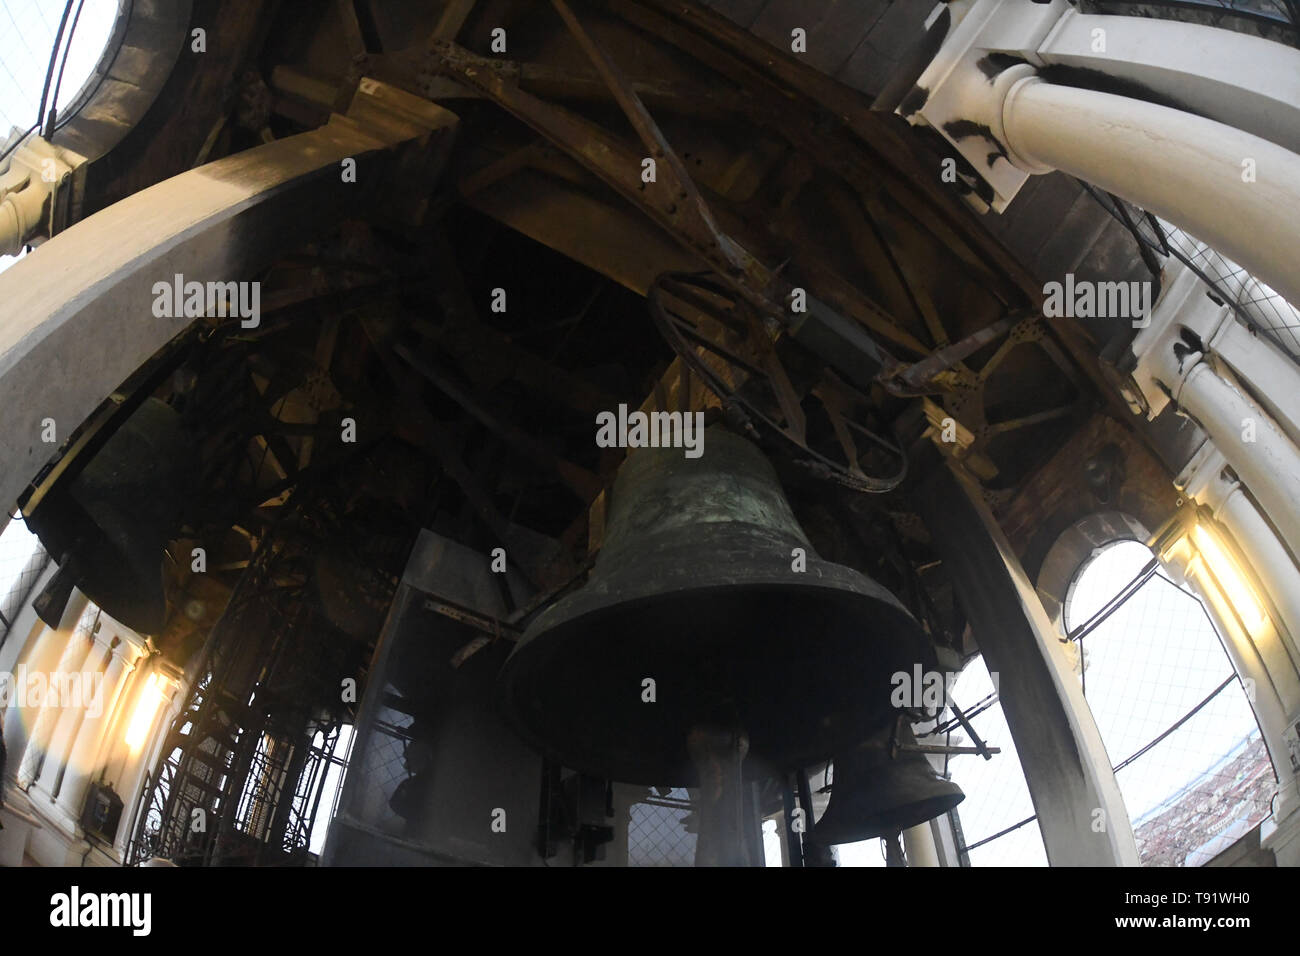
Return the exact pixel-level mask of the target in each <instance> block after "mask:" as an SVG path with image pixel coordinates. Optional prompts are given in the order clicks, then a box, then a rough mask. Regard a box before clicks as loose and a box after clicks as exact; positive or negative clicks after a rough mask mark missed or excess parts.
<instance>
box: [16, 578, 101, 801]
mask: <svg viewBox="0 0 1300 956" xmlns="http://www.w3.org/2000/svg"><path fill="white" fill-rule="evenodd" d="M87 603H88V601H87V598H86V596H85V595H84V594H82V593H81V592H80V591H77V590H74V591H73V592H72V597H71V598H70V599H69V601H68V606H67V608H66V609H65V610H64V612H63V618H62V620H60V621H59V627H57V628H53V627H49V626H46V625H42V627H41V630H40V632H39V633H38V634H37V635H36V637H35V639H33V640H31V641H30V642H29V643H30V645H31V646H30V647H27V648H23V649H22V651H21V652H20V653H18V654H17V655H16V656H15V657H14V658H13V660H14V661H15V663H14V665H13V672H14V680H15V682H19V681H22V680H25V678H26V675H28V674H45V675H49V674H51V673H53V672H54V671H55V670H56V669H57V668H58V665H59V659H60V658H61V657H62V656H63V652H64V651H65V650H66V649H67V647H68V642H69V641H70V640H71V639H72V634H73V631H74V630H75V629H76V626H77V622H78V621H79V620H80V619H81V615H82V613H83V612H84V611H85V609H86V604H87ZM11 640H16V638H15V637H11ZM13 694H14V696H13V698H12V699H11V700H10V703H9V708H8V709H7V710H6V711H5V714H4V738H5V747H6V748H7V750H8V752H9V773H10V774H11V775H13V776H15V777H16V776H17V775H18V770H19V767H20V766H21V764H22V757H23V754H24V752H25V751H26V749H27V743H28V741H29V740H31V739H32V736H33V732H34V730H35V727H36V724H37V721H38V719H39V716H40V708H39V707H32V706H20V704H23V703H24V698H23V696H22V691H21V688H19V687H17V686H15V687H14V688H13Z"/></svg>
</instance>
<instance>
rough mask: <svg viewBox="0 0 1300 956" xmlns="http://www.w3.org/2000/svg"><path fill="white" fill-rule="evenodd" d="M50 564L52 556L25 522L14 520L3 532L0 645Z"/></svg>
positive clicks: (0, 581)
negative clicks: (38, 579)
mask: <svg viewBox="0 0 1300 956" xmlns="http://www.w3.org/2000/svg"><path fill="white" fill-rule="evenodd" d="M49 563H50V556H49V555H48V554H46V553H45V549H44V548H42V547H41V543H40V542H39V541H37V540H36V535H34V534H32V533H31V532H30V531H28V530H27V526H26V525H25V524H23V522H22V520H21V519H19V518H13V519H11V520H10V522H9V524H8V525H7V526H6V527H5V529H4V532H3V533H0V644H3V643H4V641H5V639H6V638H7V637H8V636H9V627H10V625H11V624H12V622H13V620H14V618H15V617H16V616H17V615H18V612H19V611H20V610H21V609H22V607H23V605H24V604H26V603H27V599H28V597H30V596H31V592H32V588H33V586H34V585H35V584H36V579H37V578H39V577H40V576H41V573H42V572H43V571H44V570H45V568H46V567H47V566H48V565H49Z"/></svg>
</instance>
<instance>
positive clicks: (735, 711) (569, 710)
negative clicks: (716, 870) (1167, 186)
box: [499, 529, 934, 786]
mask: <svg viewBox="0 0 1300 956" xmlns="http://www.w3.org/2000/svg"><path fill="white" fill-rule="evenodd" d="M733 530H734V529H733ZM716 543H717V542H714V544H716ZM750 543H751V544H752V541H751V542H750ZM717 553H718V552H716V551H715V552H714V554H717ZM785 553H786V554H787V555H788V550H787V551H786V552H785ZM678 566H679V567H684V568H689V567H692V565H690V564H685V565H678ZM695 567H696V568H697V570H696V571H695V573H694V574H693V576H692V580H690V581H689V582H688V581H687V580H686V578H685V577H680V576H679V577H678V578H676V579H675V580H673V581H670V582H669V584H668V585H667V586H665V582H664V581H663V580H662V579H656V578H655V576H654V575H649V576H647V575H646V574H644V573H643V574H641V575H640V576H639V577H638V576H637V575H635V574H634V573H633V569H631V568H626V569H620V570H616V571H614V572H613V573H611V574H609V575H607V576H605V577H604V579H603V580H602V581H601V582H599V584H597V585H596V586H595V587H593V586H592V585H590V584H589V585H588V587H587V588H584V589H583V590H581V591H578V592H576V593H574V594H572V595H570V596H569V597H568V598H566V599H564V600H562V601H560V602H558V603H557V604H556V605H554V606H553V607H552V608H550V609H549V610H548V611H547V612H546V613H545V614H544V615H543V616H542V617H540V618H539V619H538V620H537V622H536V623H535V624H534V626H533V627H532V628H530V629H529V631H528V633H527V634H525V635H524V637H523V638H522V639H521V640H520V643H519V645H518V646H517V647H516V649H515V651H514V653H513V654H512V655H511V657H510V659H509V660H508V661H507V662H506V664H505V666H504V668H503V670H502V673H501V677H500V685H499V687H500V695H501V700H502V703H503V705H504V710H505V712H506V716H507V719H508V720H509V721H510V723H511V724H512V725H513V726H514V728H515V729H516V731H517V732H518V733H519V734H520V736H521V737H523V739H525V740H526V741H528V742H530V743H531V744H532V745H533V746H535V747H536V748H537V749H539V750H541V751H543V752H545V753H547V754H548V755H549V756H551V757H552V758H554V759H556V760H558V761H559V762H561V763H563V764H564V765H565V766H568V767H571V768H573V769H576V770H582V771H584V772H587V773H592V774H596V775H600V776H604V777H607V778H610V779H614V780H619V781H623V782H627V783H633V784H645V785H662V786H692V785H694V784H695V783H696V779H695V772H694V769H693V767H692V765H691V762H690V760H689V756H688V754H687V751H686V739H687V734H688V733H689V732H690V730H691V728H692V727H694V726H696V725H697V724H699V723H701V722H713V723H716V722H719V721H724V722H725V721H728V720H730V721H731V722H733V723H734V725H735V726H737V727H738V728H739V729H741V730H743V731H744V732H745V734H746V736H747V737H748V740H749V753H748V756H747V757H746V759H745V762H744V767H745V771H746V774H747V775H748V776H750V777H764V776H770V775H772V774H775V773H780V772H784V771H787V770H792V769H796V768H799V767H803V766H808V765H810V764H812V763H815V762H816V761H819V760H826V759H830V758H831V757H832V756H833V755H834V753H835V752H836V751H837V750H838V751H842V750H843V749H845V748H847V747H850V746H853V745H855V744H856V743H858V742H859V741H860V740H862V739H863V737H864V736H866V735H867V734H868V733H870V732H872V731H873V730H875V729H876V728H878V727H879V726H881V725H882V724H885V723H887V722H888V721H889V720H890V719H891V718H892V717H893V716H894V714H895V711H894V710H893V708H892V707H891V706H890V691H891V689H892V683H891V676H892V675H893V674H894V673H896V672H904V673H910V672H911V670H912V668H913V666H914V665H915V664H916V663H918V662H919V663H921V664H922V665H923V666H929V667H933V666H934V662H933V651H932V649H931V648H930V646H929V644H928V642H927V641H926V640H925V638H924V635H923V634H922V632H921V631H920V628H919V627H918V626H917V625H916V623H915V621H914V620H913V619H912V618H911V616H910V615H909V614H908V613H907V612H906V611H905V610H904V609H903V608H902V606H901V605H899V604H898V602H897V601H896V600H895V599H894V598H893V597H892V595H890V594H889V593H888V592H887V591H885V590H884V589H883V588H880V586H879V585H877V584H876V583H875V582H873V581H871V580H870V579H868V578H866V577H865V576H863V575H860V574H857V573H856V572H854V571H852V570H850V569H848V568H844V567H841V566H839V565H833V564H829V563H826V562H820V561H814V560H810V561H809V566H808V572H807V573H803V574H796V573H791V571H790V568H789V561H788V558H783V559H782V560H781V562H780V565H779V567H780V569H779V570H778V569H777V566H776V564H775V563H774V564H773V567H772V568H770V569H768V568H764V567H762V566H761V565H759V566H754V563H753V562H750V566H748V567H747V569H746V570H745V571H744V572H741V571H739V570H737V569H738V567H739V566H738V565H734V564H729V563H727V562H722V563H714V564H711V565H707V566H706V567H705V569H704V570H703V571H701V570H699V569H698V565H695ZM814 569H816V572H817V573H814ZM642 571H643V572H644V571H645V569H644V568H642ZM647 578H649V579H647ZM656 584H657V585H658V586H657V587H656V586H655V585H656ZM652 592H653V593H652ZM647 680H651V681H653V685H652V687H653V700H650V699H649V697H650V694H651V690H650V688H651V685H648V684H646V681H647Z"/></svg>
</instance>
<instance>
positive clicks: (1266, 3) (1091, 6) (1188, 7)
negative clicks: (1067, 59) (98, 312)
mask: <svg viewBox="0 0 1300 956" xmlns="http://www.w3.org/2000/svg"><path fill="white" fill-rule="evenodd" d="M1079 6H1080V8H1081V9H1082V11H1083V12H1084V13H1111V14H1121V15H1125V16H1140V17H1158V18H1161V19H1177V20H1191V21H1193V22H1198V23H1209V24H1212V25H1214V26H1217V27H1222V28H1224V29H1229V30H1240V31H1242V32H1249V33H1258V34H1259V35H1260V36H1264V37H1268V38H1269V39H1277V40H1282V41H1284V42H1289V43H1292V44H1295V43H1297V41H1300V30H1298V29H1297V26H1298V25H1300V3H1297V2H1296V0H1083V2H1081V3H1080V4H1079Z"/></svg>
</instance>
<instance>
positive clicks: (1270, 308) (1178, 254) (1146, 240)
mask: <svg viewBox="0 0 1300 956" xmlns="http://www.w3.org/2000/svg"><path fill="white" fill-rule="evenodd" d="M1081 185H1083V187H1084V188H1085V189H1086V190H1087V191H1088V192H1089V193H1091V194H1092V196H1093V198H1094V199H1096V200H1097V202H1099V203H1100V204H1101V205H1102V206H1103V207H1104V208H1105V209H1106V210H1107V211H1108V212H1110V213H1111V215H1113V216H1114V217H1115V218H1116V219H1118V220H1119V221H1120V222H1121V223H1123V224H1124V226H1125V227H1126V228H1127V229H1128V230H1129V232H1130V233H1132V235H1133V237H1134V239H1136V240H1137V242H1138V246H1139V249H1140V250H1142V251H1143V255H1144V258H1145V259H1146V260H1147V263H1148V266H1149V267H1150V268H1151V270H1152V272H1153V273H1154V272H1158V271H1159V258H1158V257H1154V258H1153V257H1152V251H1154V252H1155V253H1159V254H1160V255H1168V256H1172V257H1173V258H1175V259H1177V260H1179V261H1180V262H1182V263H1183V264H1184V265H1186V266H1187V267H1188V268H1190V269H1192V270H1193V271H1194V272H1195V273H1196V274H1197V275H1198V276H1199V277H1200V278H1201V280H1202V281H1204V282H1205V283H1206V284H1207V285H1208V286H1209V287H1210V288H1211V289H1212V290H1213V292H1214V293H1215V296H1216V297H1217V298H1218V299H1219V300H1220V301H1222V302H1223V303H1224V304H1225V305H1227V306H1228V307H1229V308H1230V309H1232V310H1233V312H1234V313H1235V314H1236V316H1237V318H1238V320H1240V321H1241V322H1242V323H1243V324H1245V325H1246V327H1247V328H1249V329H1250V330H1251V331H1253V332H1255V333H1256V334H1258V335H1261V336H1263V337H1265V338H1266V339H1268V340H1269V341H1271V342H1272V343H1273V344H1274V345H1276V346H1277V347H1278V348H1280V349H1282V351H1284V352H1285V353H1287V354H1288V355H1290V356H1291V357H1292V358H1293V359H1297V360H1300V312H1297V311H1296V308H1295V306H1294V305H1293V304H1292V303H1289V302H1287V300H1286V299H1285V298H1283V297H1282V296H1281V295H1279V294H1278V293H1277V292H1276V291H1275V290H1274V289H1272V288H1271V287H1269V286H1267V285H1265V284H1264V283H1262V282H1260V281H1259V280H1258V279H1256V278H1255V277H1254V276H1252V275H1251V274H1250V273H1249V272H1247V271H1246V270H1245V269H1243V268H1242V267H1241V266H1239V265H1237V263H1235V262H1233V261H1231V260H1230V259H1226V258H1224V257H1223V256H1222V255H1220V254H1219V253H1217V252H1215V251H1214V250H1213V249H1208V248H1206V247H1205V245H1204V244H1203V243H1201V242H1200V241H1198V240H1197V239H1196V238H1195V237H1194V236H1191V235H1189V234H1188V233H1186V232H1184V231H1183V230H1182V229H1180V228H1178V227H1177V226H1175V225H1173V224H1172V223H1169V222H1166V221H1165V220H1163V219H1160V218H1158V217H1156V216H1153V215H1151V214H1150V213H1148V212H1146V211H1144V210H1143V209H1141V208H1139V207H1137V206H1134V205H1133V204H1132V203H1129V202H1126V201H1125V200H1123V199H1120V198H1119V197H1117V196H1114V195H1111V194H1110V193H1102V192H1100V191H1099V190H1097V189H1096V188H1095V187H1093V186H1090V185H1088V184H1087V183H1082V184H1081Z"/></svg>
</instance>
